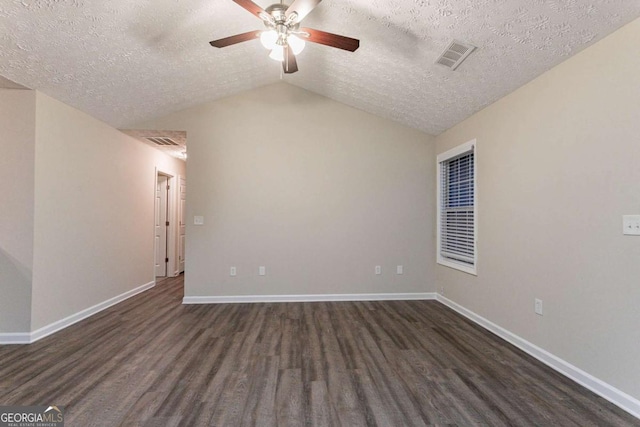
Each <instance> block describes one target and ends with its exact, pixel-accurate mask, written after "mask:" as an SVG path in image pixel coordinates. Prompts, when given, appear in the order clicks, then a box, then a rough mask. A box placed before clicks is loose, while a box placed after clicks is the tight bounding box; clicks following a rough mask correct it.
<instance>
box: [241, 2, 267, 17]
mask: <svg viewBox="0 0 640 427" xmlns="http://www.w3.org/2000/svg"><path fill="white" fill-rule="evenodd" d="M233 1H234V2H236V3H237V4H238V5H240V6H241V7H243V8H244V9H246V10H248V11H249V12H251V13H253V14H254V15H256V16H257V17H258V18H260V19H262V16H260V14H261V13H264V14H267V12H265V11H264V9H263V8H261V7H260V6H258V5H257V4H255V3H254V2H252V1H251V0H233Z"/></svg>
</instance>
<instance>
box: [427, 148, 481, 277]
mask: <svg viewBox="0 0 640 427" xmlns="http://www.w3.org/2000/svg"><path fill="white" fill-rule="evenodd" d="M471 150H474V156H473V223H474V229H473V233H474V235H473V238H474V251H473V254H474V261H473V266H469V265H466V264H463V263H457V262H455V261H452V260H451V259H449V258H444V257H443V256H442V255H441V252H440V248H441V227H442V225H441V221H442V162H444V161H446V160H449V159H451V158H453V157H456V156H459V155H461V154H464V153H466V152H468V151H471ZM477 159H478V153H477V144H476V140H475V139H472V140H471V141H469V142H466V143H464V144H461V145H458V146H457V147H454V148H452V149H450V150H448V151H445V152H444V153H441V154H439V155H438V157H437V162H438V167H437V174H438V181H437V192H438V201H437V203H438V225H437V227H438V229H437V233H436V234H437V239H438V242H437V245H438V246H437V248H436V249H437V253H438V255H437V262H438V264H441V265H444V266H446V267H450V268H454V269H456V270H460V271H463V272H465V273H468V274H472V275H474V276H477V275H478V273H477V271H478V185H477V184H478V168H477Z"/></svg>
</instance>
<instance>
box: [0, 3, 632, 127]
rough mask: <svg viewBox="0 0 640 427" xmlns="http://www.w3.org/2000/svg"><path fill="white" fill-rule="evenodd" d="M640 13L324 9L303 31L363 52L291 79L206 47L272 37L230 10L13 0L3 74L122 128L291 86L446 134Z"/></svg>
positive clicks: (325, 53) (554, 6) (4, 31)
mask: <svg viewBox="0 0 640 427" xmlns="http://www.w3.org/2000/svg"><path fill="white" fill-rule="evenodd" d="M255 2H256V3H257V4H259V5H260V6H262V7H263V8H266V7H267V6H269V4H271V2H270V1H269V0H255ZM639 16H640V1H638V0H324V1H323V2H322V3H320V5H319V6H318V7H317V8H316V9H315V10H313V11H312V12H311V13H310V14H309V15H308V16H307V17H306V18H305V20H304V25H305V26H307V27H312V28H317V29H322V30H325V31H329V32H333V33H337V34H342V35H345V36H349V37H354V38H358V39H360V41H361V44H360V49H359V50H357V51H356V52H354V53H350V52H346V51H341V50H338V49H332V48H329V47H326V46H321V45H315V44H312V43H307V47H306V48H305V50H304V51H303V52H302V53H301V54H300V55H299V56H298V66H299V68H300V71H299V72H297V73H295V74H292V75H285V76H281V73H280V69H281V67H280V65H279V64H278V63H276V62H275V61H272V60H270V59H269V58H268V57H267V54H268V52H267V51H266V50H265V49H264V48H263V47H262V46H261V44H260V42H259V41H257V40H256V41H250V42H245V43H242V44H239V45H235V46H230V47H226V48H224V49H216V48H213V47H211V46H209V44H208V42H209V41H210V40H213V39H218V38H222V37H226V36H230V35H233V34H236V33H242V32H246V31H252V30H260V29H262V28H263V25H262V23H261V21H260V20H259V19H257V18H256V17H255V16H253V15H251V14H250V13H248V12H247V11H246V10H244V9H242V8H241V7H239V6H238V5H237V4H235V3H234V2H232V1H231V0H154V1H151V0H139V1H131V0H111V1H90V0H22V1H4V2H2V3H0V75H2V76H5V77H7V78H8V79H10V80H13V81H14V82H17V83H19V84H21V85H24V86H27V87H29V88H32V89H38V90H40V91H42V92H44V93H46V94H49V95H51V96H53V97H54V98H57V99H59V100H61V101H63V102H65V103H67V104H70V105H72V106H74V107H76V108H79V109H81V110H83V111H85V112H87V113H89V114H91V115H93V116H95V117H97V118H99V119H102V120H104V121H105V122H107V123H109V124H111V125H113V126H115V127H120V128H123V127H131V126H132V125H134V124H135V123H137V122H141V121H144V120H148V119H151V118H154V117H158V116H162V115H164V114H168V113H170V112H174V111H177V110H181V109H184V108H187V107H190V106H194V105H198V104H201V103H204V102H208V101H211V100H215V99H218V98H222V97H225V96H229V95H233V94H235V93H238V92H241V91H245V90H249V89H252V88H256V87H259V86H263V85H266V84H270V83H275V82H277V81H279V80H280V79H281V78H283V79H284V81H285V82H287V83H290V84H293V85H296V86H300V87H302V88H305V89H308V90H310V91H313V92H316V93H318V94H321V95H324V96H327V97H329V98H332V99H335V100H337V101H340V102H343V103H345V104H347V105H351V106H353V107H356V108H360V109H362V110H365V111H368V112H371V113H373V114H377V115H379V116H382V117H386V118H390V119H393V120H396V121H399V122H401V123H404V124H406V125H408V126H411V127H414V128H417V129H421V130H423V131H425V132H427V133H429V134H434V135H435V134H439V133H440V132H442V131H444V130H446V129H448V128H449V127H451V126H453V125H455V124H456V123H458V122H460V121H461V120H463V119H465V118H466V117H468V116H470V115H471V114H473V113H474V112H476V111H478V110H480V109H482V108H483V107H484V106H486V105H488V104H490V103H492V102H493V101H495V100H497V99H499V98H501V97H502V96H504V95H506V94H508V93H509V92H511V91H513V90H514V89H516V88H518V87H519V86H521V85H523V84H525V83H526V82H528V81H530V80H531V79H533V78H535V77H536V76H538V75H540V74H541V73H543V72H544V71H546V70H548V69H550V68H552V67H553V66H555V65H557V64H559V63H560V62H562V61H563V60H565V59H566V58H568V57H569V56H571V55H573V54H576V53H577V52H579V51H580V50H582V49H584V48H585V47H587V46H589V45H590V44H593V43H594V42H596V41H597V40H599V39H601V38H603V37H604V36H606V35H608V34H609V33H611V32H613V31H615V30H616V29H618V28H619V27H621V26H623V25H624V24H626V23H628V22H630V21H632V20H633V19H635V18H637V17H639ZM454 39H455V40H459V41H462V42H466V43H470V44H472V45H475V46H477V47H478V49H477V50H476V51H475V52H474V53H473V54H472V55H471V56H470V57H469V58H468V59H467V61H466V62H465V63H463V65H462V66H461V67H460V68H458V70H456V71H451V70H449V69H447V68H445V67H443V66H441V65H437V64H434V62H435V61H436V59H437V58H438V56H439V55H440V54H441V53H442V51H443V50H444V49H445V48H446V47H447V45H448V44H449V42H450V41H452V40H454ZM629 48H630V49H635V46H630V47H629Z"/></svg>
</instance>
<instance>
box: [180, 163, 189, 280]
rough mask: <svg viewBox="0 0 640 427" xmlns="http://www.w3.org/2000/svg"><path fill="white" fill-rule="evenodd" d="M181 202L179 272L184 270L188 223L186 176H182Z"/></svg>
mask: <svg viewBox="0 0 640 427" xmlns="http://www.w3.org/2000/svg"><path fill="white" fill-rule="evenodd" d="M179 185H180V188H179V194H180V203H179V204H178V206H179V207H178V272H180V273H182V272H183V271H184V238H185V228H186V225H187V221H186V215H187V211H186V209H187V180H186V179H185V178H184V176H181V177H180V184H179Z"/></svg>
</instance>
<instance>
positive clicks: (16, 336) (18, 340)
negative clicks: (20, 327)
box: [0, 332, 31, 345]
mask: <svg viewBox="0 0 640 427" xmlns="http://www.w3.org/2000/svg"><path fill="white" fill-rule="evenodd" d="M30 342H31V334H30V333H29V332H23V333H20V332H18V333H15V332H12V333H0V345H2V344H29V343H30Z"/></svg>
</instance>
